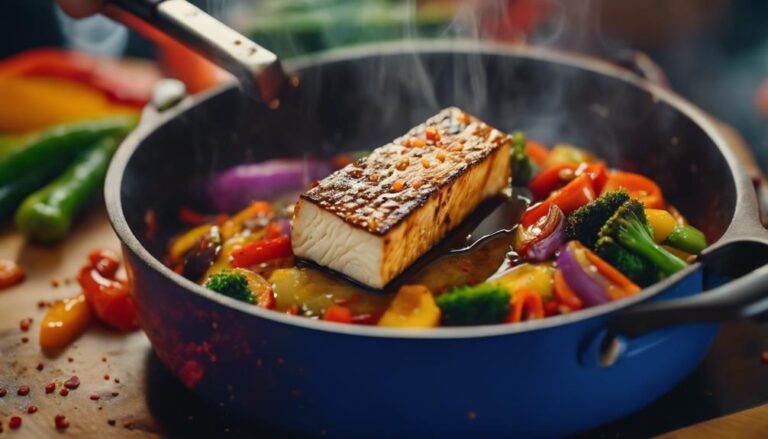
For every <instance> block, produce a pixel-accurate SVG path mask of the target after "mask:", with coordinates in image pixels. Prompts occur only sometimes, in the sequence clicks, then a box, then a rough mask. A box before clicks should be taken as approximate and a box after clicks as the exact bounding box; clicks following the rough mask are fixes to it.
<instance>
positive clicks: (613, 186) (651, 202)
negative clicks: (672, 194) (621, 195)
mask: <svg viewBox="0 0 768 439" xmlns="http://www.w3.org/2000/svg"><path fill="white" fill-rule="evenodd" d="M620 189H624V190H626V191H627V192H628V193H629V196H630V198H632V199H633V200H637V201H639V202H641V203H643V205H644V206H645V207H647V208H649V209H663V208H664V204H665V203H664V196H663V195H662V194H661V188H660V187H659V185H657V184H656V183H655V182H654V181H653V180H651V179H650V178H648V177H645V176H642V175H640V174H634V173H632V172H620V171H611V172H609V173H608V181H606V183H605V186H604V187H603V192H611V191H616V190H620Z"/></svg>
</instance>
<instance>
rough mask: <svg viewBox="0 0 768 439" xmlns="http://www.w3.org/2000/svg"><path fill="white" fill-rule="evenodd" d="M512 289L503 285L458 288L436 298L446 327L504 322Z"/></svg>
mask: <svg viewBox="0 0 768 439" xmlns="http://www.w3.org/2000/svg"><path fill="white" fill-rule="evenodd" d="M509 300H510V295H509V291H507V289H506V288H504V287H503V286H500V285H491V284H480V285H474V286H463V287H457V288H454V289H452V290H451V291H448V292H447V293H445V294H443V295H441V296H439V297H438V298H437V306H438V307H440V311H441V320H442V323H443V325H446V326H470V325H489V324H494V323H501V322H503V321H504V320H505V319H506V318H507V315H509Z"/></svg>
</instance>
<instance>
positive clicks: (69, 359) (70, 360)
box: [67, 357, 75, 363]
mask: <svg viewBox="0 0 768 439" xmlns="http://www.w3.org/2000/svg"><path fill="white" fill-rule="evenodd" d="M67 361H69V362H70V363H71V362H73V361H75V359H74V358H72V357H69V358H67Z"/></svg>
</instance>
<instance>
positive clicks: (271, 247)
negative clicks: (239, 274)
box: [230, 235, 293, 268]
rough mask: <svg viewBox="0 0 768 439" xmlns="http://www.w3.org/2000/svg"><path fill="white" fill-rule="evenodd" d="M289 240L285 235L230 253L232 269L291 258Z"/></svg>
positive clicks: (254, 243)
mask: <svg viewBox="0 0 768 439" xmlns="http://www.w3.org/2000/svg"><path fill="white" fill-rule="evenodd" d="M292 254H293V251H292V250H291V238H290V237H289V236H287V235H284V236H281V237H279V238H275V239H268V240H266V241H256V242H252V243H250V244H247V245H245V246H243V247H240V248H238V249H236V250H235V251H233V252H232V262H230V265H231V266H232V267H235V268H237V267H249V266H251V265H256V264H260V263H262V262H266V261H270V260H272V259H278V258H286V257H288V256H291V255H292Z"/></svg>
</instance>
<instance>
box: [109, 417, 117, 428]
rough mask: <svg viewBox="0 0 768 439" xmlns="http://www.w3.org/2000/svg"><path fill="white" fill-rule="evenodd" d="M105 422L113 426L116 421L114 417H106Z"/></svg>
mask: <svg viewBox="0 0 768 439" xmlns="http://www.w3.org/2000/svg"><path fill="white" fill-rule="evenodd" d="M107 424H109V425H111V426H113V427H114V426H115V424H117V421H115V420H114V419H107Z"/></svg>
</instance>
